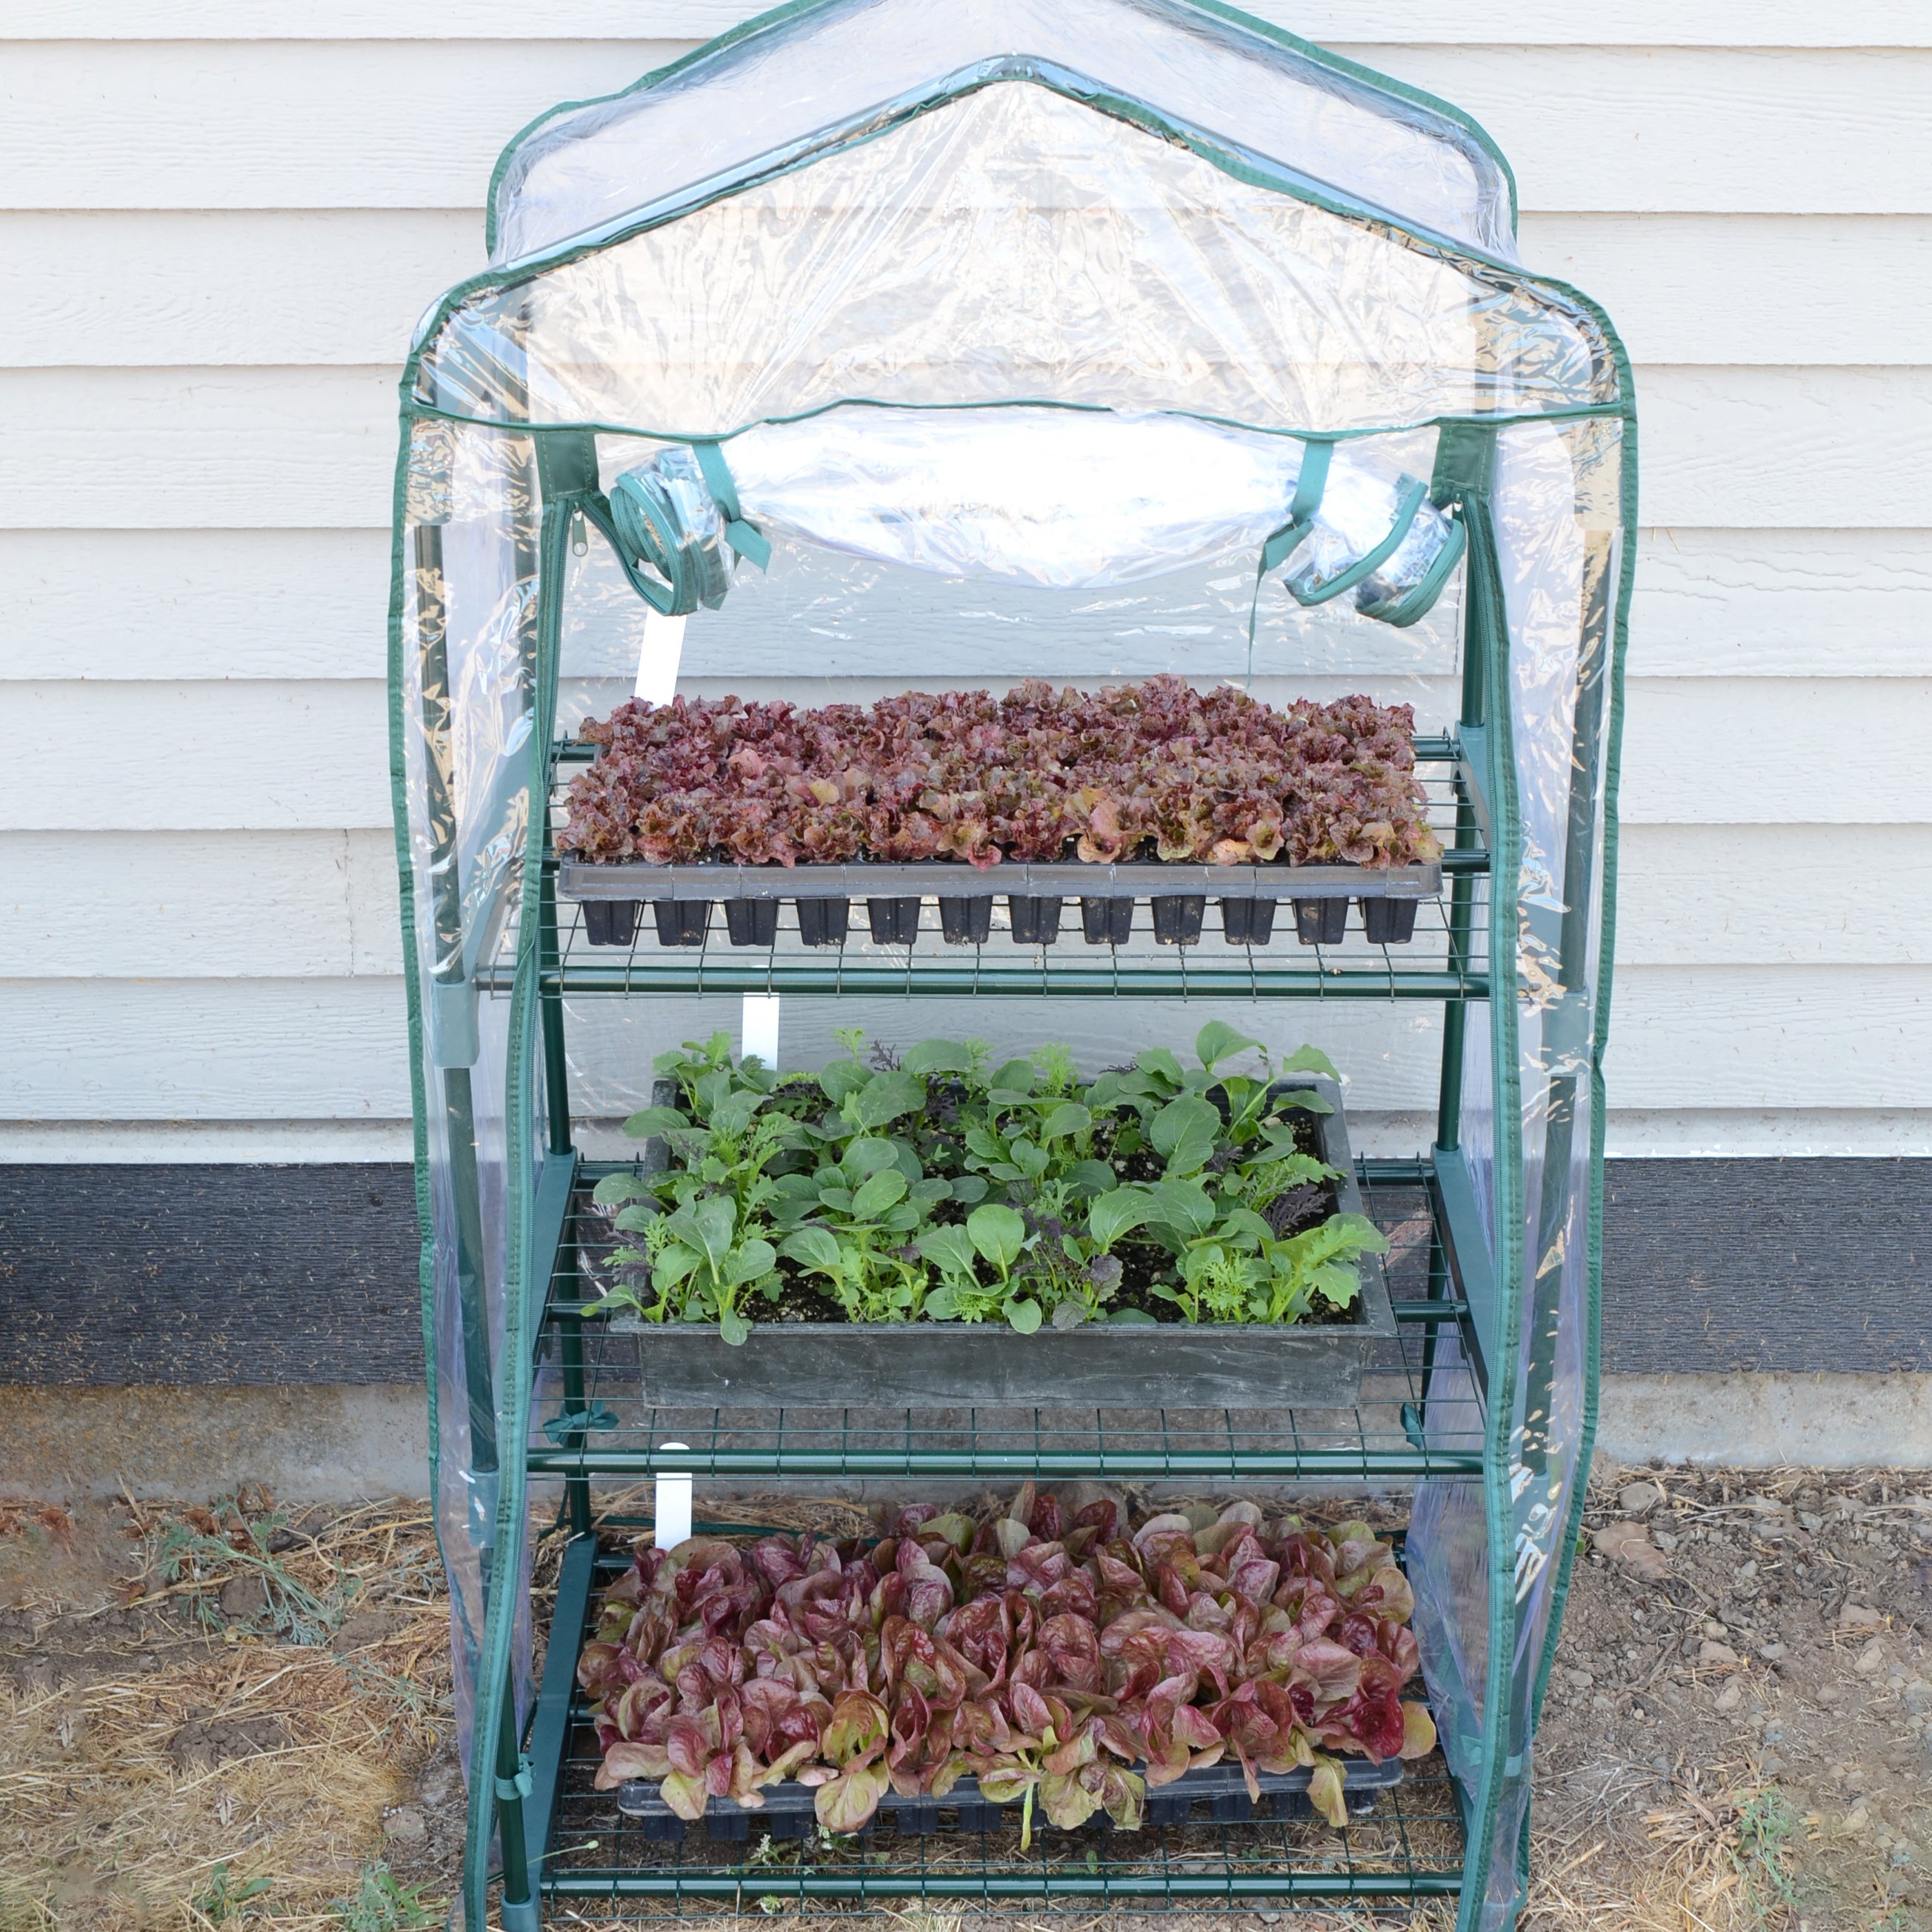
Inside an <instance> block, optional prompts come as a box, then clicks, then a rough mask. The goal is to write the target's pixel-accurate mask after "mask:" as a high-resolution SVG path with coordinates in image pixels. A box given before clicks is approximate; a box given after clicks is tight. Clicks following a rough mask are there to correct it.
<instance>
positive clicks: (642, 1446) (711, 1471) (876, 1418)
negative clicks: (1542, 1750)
mask: <svg viewBox="0 0 1932 1932" xmlns="http://www.w3.org/2000/svg"><path fill="white" fill-rule="evenodd" d="M1358 1175H1359V1178H1360V1179H1361V1183H1362V1187H1363V1196H1364V1204H1365V1205H1366V1207H1367V1211H1368V1214H1369V1215H1370V1218H1371V1219H1373V1220H1374V1221H1375V1222H1376V1224H1377V1225H1378V1226H1379V1227H1380V1228H1381V1229H1382V1231H1383V1232H1384V1233H1385V1234H1386V1235H1388V1238H1389V1241H1390V1244H1391V1245H1390V1253H1389V1254H1388V1257H1387V1259H1386V1262H1385V1269H1386V1272H1387V1275H1388V1285H1389V1292H1390V1296H1391V1301H1392V1303H1393V1304H1394V1309H1395V1312H1396V1316H1397V1338H1396V1340H1394V1342H1392V1343H1389V1344H1388V1345H1387V1346H1385V1349H1384V1350H1383V1352H1382V1356H1381V1358H1380V1359H1379V1360H1378V1361H1374V1362H1372V1363H1371V1364H1370V1367H1369V1370H1368V1373H1367V1377H1366V1379H1365V1380H1364V1385H1363V1389H1362V1395H1361V1400H1359V1401H1358V1403H1354V1404H1352V1405H1351V1406H1347V1407H1345V1408H1337V1409H1317V1408H1313V1407H1307V1408H1298V1409H1266V1410H1262V1409H1243V1410H1228V1409H1188V1410H1178V1409H1167V1410H1150V1409H1100V1410H1096V1409H1082V1410H1066V1411H1063V1410H1052V1411H1049V1410H1046V1409H1034V1408H1024V1409H1022V1408H1019V1407H1014V1408H1001V1409H970V1408H967V1407H965V1406H962V1407H959V1408H958V1409H920V1410H895V1411H881V1410H878V1409H865V1410H858V1409H844V1408H841V1407H839V1406H836V1405H828V1406H822V1407H816V1408H805V1407H799V1408H793V1409H762V1410H760V1409H730V1408H722V1407H721V1408H717V1409H691V1408H688V1407H680V1408H677V1409H670V1408H662V1407H659V1406H656V1405H655V1404H654V1403H652V1401H651V1400H650V1396H649V1384H648V1363H649V1341H650V1336H649V1329H648V1328H647V1327H646V1328H642V1329H641V1330H631V1331H613V1330H612V1329H611V1328H609V1327H608V1326H607V1324H606V1323H605V1322H604V1321H603V1320H602V1319H586V1317H585V1316H583V1313H581V1311H582V1310H583V1309H584V1308H585V1307H586V1306H587V1305H588V1304H587V1302H586V1301H585V1300H584V1299H583V1298H582V1295H583V1289H582V1288H581V1286H580V1281H579V1278H578V1277H577V1273H576V1261H575V1256H576V1252H577V1236H578V1229H579V1225H580V1213H581V1209H582V1204H583V1199H584V1196H583V1193H582V1192H581V1191H580V1190H579V1191H577V1192H576V1193H574V1194H573V1196H572V1199H571V1208H570V1210H569V1213H568V1217H566V1219H565V1222H564V1224H563V1226H562V1229H561V1230H560V1231H559V1235H560V1238H559V1241H558V1243H557V1248H556V1252H557V1265H556V1269H555V1271H554V1272H553V1277H552V1280H551V1283H550V1295H549V1298H548V1301H547V1305H546V1308H545V1311H544V1319H543V1325H542V1328H541V1332H540V1335H539V1338H538V1346H537V1368H538V1382H537V1390H536V1398H535V1401H534V1402H533V1403H532V1409H531V1418H532V1427H531V1435H530V1439H529V1445H528V1446H527V1447H526V1451H525V1461H526V1466H527V1467H528V1469H529V1472H530V1473H531V1474H532V1475H536V1476H545V1477H552V1478H554V1477H559V1476H583V1477H589V1478H603V1479H606V1480H610V1479H616V1480H619V1481H642V1480H644V1479H646V1478H649V1477H651V1476H652V1475H657V1474H658V1473H660V1472H688V1473H689V1474H691V1475H694V1476H695V1477H697V1478H700V1480H703V1481H710V1482H712V1483H714V1484H715V1483H724V1484H742V1483H749V1482H754V1481H759V1480H761V1479H772V1480H783V1481H821V1482H831V1483H844V1484H851V1483H853V1482H868V1481H874V1482H886V1483H890V1482H906V1481H921V1480H930V1481H956V1482H985V1483H989V1484H1019V1483H1021V1482H1023V1481H1026V1480H1027V1479H1028V1478H1035V1479H1037V1480H1040V1481H1062V1480H1065V1479H1068V1478H1082V1477H1084V1478H1097V1479H1103V1480H1113V1481H1139V1482H1161V1483H1199V1484H1229V1483H1244V1482H1247V1483H1263V1482H1280V1481H1324V1482H1355V1483H1361V1482H1368V1483H1398V1484H1400V1483H1406V1482H1411V1481H1420V1480H1421V1479H1423V1478H1427V1477H1444V1476H1474V1475H1481V1472H1482V1468H1483V1442H1484V1418H1483V1409H1482V1403H1481V1397H1480V1394H1479V1392H1478V1391H1479V1384H1480V1380H1481V1376H1480V1363H1479V1359H1478V1356H1477V1353H1476V1341H1475V1317H1474V1316H1473V1314H1472V1302H1471V1299H1470V1297H1469V1295H1468V1293H1467V1292H1466V1286H1465V1284H1464V1283H1463V1280H1462V1279H1461V1277H1460V1272H1459V1271H1458V1270H1457V1268H1456V1267H1455V1266H1454V1265H1453V1262H1454V1255H1455V1253H1456V1252H1457V1250H1456V1244H1454V1241H1453V1239H1452V1238H1451V1233H1450V1230H1449V1229H1448V1227H1447V1226H1445V1209H1444V1206H1443V1198H1442V1190H1441V1189H1440V1188H1439V1187H1436V1186H1433V1185H1432V1184H1431V1181H1430V1169H1429V1167H1428V1166H1427V1164H1426V1163H1421V1162H1397V1161H1376V1162H1368V1161H1364V1162H1361V1163H1358ZM1465 1251H1466V1244H1465ZM1481 1299H1482V1292H1481V1288H1480V1286H1478V1295H1477V1300H1478V1301H1479V1302H1480V1301H1481ZM1472 1367H1475V1368H1476V1370H1477V1373H1475V1375H1473V1376H1472V1372H1471V1370H1472ZM666 1445H681V1446H678V1447H668V1448H667V1446H666Z"/></svg>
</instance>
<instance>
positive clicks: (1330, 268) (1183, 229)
mask: <svg viewBox="0 0 1932 1932" xmlns="http://www.w3.org/2000/svg"><path fill="white" fill-rule="evenodd" d="M1365 315H1373V316H1374V317H1375V318H1376V323H1375V327H1374V329H1373V331H1372V332H1370V331H1365V330H1364V329H1363V327H1362V326H1361V319H1362V317H1364V316H1365ZM1479 350H1480V351H1481V353H1479ZM1601 350H1602V344H1601V336H1600V332H1599V331H1598V329H1597V328H1596V326H1595V324H1594V323H1592V321H1591V320H1589V317H1587V315H1586V314H1585V313H1584V312H1583V311H1582V310H1581V309H1580V308H1575V309H1572V308H1571V307H1570V305H1568V304H1567V303H1566V302H1563V301H1562V300H1561V299H1555V298H1552V297H1550V296H1548V295H1547V293H1545V292H1543V291H1541V290H1538V291H1535V292H1534V293H1532V292H1529V291H1528V290H1526V289H1525V287H1523V284H1522V281H1521V279H1520V278H1519V277H1518V276H1517V275H1514V274H1513V273H1511V272H1509V271H1507V270H1504V269H1492V268H1487V267H1483V266H1478V265H1476V264H1474V263H1468V262H1465V261H1462V260H1457V259H1455V258H1453V257H1451V256H1450V255H1449V254H1448V253H1447V252H1446V251H1445V249H1442V248H1436V247H1433V246H1432V245H1429V244H1427V243H1425V242H1421V241H1418V240H1416V239H1414V238H1413V237H1412V236H1406V235H1403V234H1401V233H1398V232H1397V231H1395V230H1394V229H1390V228H1386V227H1384V226H1380V225H1379V224H1376V223H1373V222H1370V221H1366V220H1360V219H1356V218H1352V217H1345V216H1343V215H1339V214H1331V213H1330V212H1329V211H1328V210H1326V209H1325V208H1321V207H1319V206H1317V205H1315V204H1314V203H1313V202H1308V201H1305V200H1303V199H1299V198H1298V197H1297V196H1295V195H1294V194H1292V193H1286V192H1283V191H1282V190H1280V189H1279V188H1275V187H1265V186H1261V185H1258V184H1256V183H1255V182H1253V181H1251V180H1247V179H1242V178H1237V177H1236V176H1235V175H1232V174H1231V173H1229V172H1226V171H1225V170H1224V169H1223V168H1221V167H1220V166H1217V165H1216V164H1215V163H1213V162H1211V161H1209V160H1206V159H1205V158H1203V157H1202V156H1200V155H1199V154H1194V153H1193V152H1191V151H1189V150H1187V149H1186V148H1182V147H1181V146H1179V145H1177V144H1175V143H1174V142H1171V141H1167V140H1164V139H1161V138H1160V137H1159V136H1157V135H1155V134H1154V133H1151V132H1149V131H1148V130H1146V129H1145V128H1142V127H1139V126H1136V125H1134V124H1131V123H1130V122H1127V121H1123V120H1121V119H1118V118H1115V117H1114V116H1112V115H1109V114H1106V113H1102V112H1100V110H1098V109H1097V108H1095V107H1091V106H1089V105H1088V104H1086V103H1085V102H1082V101H1076V100H1071V99H1069V98H1067V97H1066V96H1065V95H1062V94H1060V93H1057V92H1054V91H1052V89H1049V88H1046V87H1043V86H1032V85H1028V84H1025V83H1000V84H997V85H994V86H988V87H985V88H983V89H979V90H977V91H976V92H971V93H968V94H965V95H961V96H959V97H958V98H955V99H953V100H952V101H949V102H948V103H947V104H944V106H941V107H938V108H936V109H935V110H933V111H932V112H931V113H927V114H924V115H920V116H919V118H916V119H915V120H912V121H907V122H906V123H904V124H901V125H900V126H898V127H893V128H892V129H890V130H888V131H887V132H886V133H883V134H881V135H880V136H877V138H876V139H869V140H864V141H859V142H854V143H851V144H849V145H844V146H842V147H838V148H832V149H830V150H829V151H826V153H825V154H823V155H822V156H820V157H817V159H815V160H814V161H812V162H811V163H810V164H809V165H808V166H804V167H802V168H799V169H796V170H793V172H788V173H784V174H781V175H778V176H776V177H775V178H771V179H767V180H763V181H758V182H757V183H755V184H753V185H751V186H749V187H744V188H742V189H740V190H737V191H735V192H733V193H730V194H727V195H725V196H723V197H722V198H721V199H715V200H713V201H711V202H707V203H706V204H704V205H700V206H698V207H696V208H694V209H692V210H691V211H690V212H688V213H686V214H680V215H679V216H677V217H676V218H675V219H670V220H664V221H663V222H661V223H658V225H656V226H651V227H648V228H646V229H644V230H643V232H641V233H637V234H634V235H631V236H628V238H627V239H622V240H614V241H613V242H610V244H609V245H607V246H604V247H602V248H598V249H597V250H596V251H594V252H592V253H589V254H582V255H580V256H578V257H575V258H574V259H572V260H565V261H563V262H561V263H558V264H556V265H555V266H551V267H548V268H544V269H535V270H533V271H532V272H531V273H530V274H529V275H528V276H526V277H525V278H520V279H519V280H518V281H515V282H514V283H512V284H509V285H508V286H507V287H502V288H498V289H490V290H479V291H478V292H477V293H475V295H473V296H470V297H469V298H468V299H466V301H465V302H463V303H462V304H461V305H460V306H459V307H458V309H457V310H456V311H455V313H454V314H452V316H451V317H449V319H447V320H446V321H445V322H444V323H443V325H442V326H441V327H440V330H439V331H438V332H437V335H436V337H435V339H434V341H433V343H431V344H430V346H429V348H428V356H427V358H426V368H427V370H428V373H429V374H431V375H433V376H434V377H435V378H436V379H437V380H438V381H439V382H440V384H441V385H442V386H443V391H444V392H445V394H446V396H447V397H448V398H450V399H451V400H450V401H449V402H448V404H446V406H447V407H452V408H455V409H458V410H460V411H462V412H463V413H468V414H473V415H475V416H479V417H488V418H491V419H508V420H512V421H517V422H521V421H523V420H529V421H531V422H541V423H603V424H607V425H623V426H626V427H629V428H634V429H636V430H638V431H642V432H643V433H645V434H652V435H666V436H672V437H691V436H707V435H720V434H729V433H730V432H732V431H736V430H738V429H740V428H744V427H745V426H746V425H750V424H752V423H756V422H772V421H777V420H780V419H788V418H791V417H795V416H801V415H802V414H804V413H807V412H809V411H811V410H820V409H823V408H826V407H828V406H830V405H832V404H838V403H839V402H841V401H852V400H866V401H872V402H877V403H888V404H904V405H908V406H913V407H931V406H935V405H945V406H950V407H959V406H962V405H968V404H1009V403H1011V402H1013V401H1019V400H1023V399H1031V400H1034V401H1041V402H1049V403H1055V404H1078V405H1081V406H1084V407H1096V408H1103V409H1110V410H1118V411H1124V412H1127V411H1143V412H1145V411H1154V410H1186V411H1188V412H1190V413H1193V414H1196V415H1199V416H1209V417H1213V418H1215V419H1219V420H1221V421H1223V422H1229V423H1235V424H1242V425H1248V426H1250V427H1251V428H1259V429H1262V430H1286V431H1307V430H1315V431H1364V430H1372V429H1379V428H1385V427H1387V426H1389V425H1394V424H1400V423H1415V422H1428V421H1430V420H1431V419H1435V418H1438V417H1442V416H1457V415H1464V414H1469V413H1484V412H1487V411H1491V410H1502V409H1509V410H1535V409H1551V410H1553V409H1563V408H1569V407H1575V406H1577V405H1579V404H1588V403H1589V402H1592V401H1599V400H1603V399H1604V396H1605V395H1607V393H1608V392H1609V387H1610V385H1611V383H1612V382H1613V377H1612V375H1611V374H1610V364H1609V360H1608V358H1607V356H1604V355H1603V354H1602V353H1601ZM1493 371H1507V372H1508V380H1507V382H1506V383H1505V382H1503V381H1502V380H1500V379H1499V377H1496V375H1494V374H1491V373H1489V372H1493ZM526 398H527V411H528V414H527V417H526V415H525V407H526Z"/></svg>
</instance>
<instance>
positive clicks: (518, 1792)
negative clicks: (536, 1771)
mask: <svg viewBox="0 0 1932 1932" xmlns="http://www.w3.org/2000/svg"><path fill="white" fill-rule="evenodd" d="M535 1787H536V1779H535V1776H534V1775H532V1772H531V1770H530V1761H529V1759H528V1758H527V1757H519V1758H518V1759H517V1775H516V1776H515V1777H514V1778H498V1779H497V1781H496V1798H497V1801H498V1802H499V1803H500V1804H504V1805H507V1804H508V1803H509V1802H510V1801H511V1799H513V1798H515V1799H522V1798H527V1797H529V1795H530V1793H531V1792H532V1790H535Z"/></svg>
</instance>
